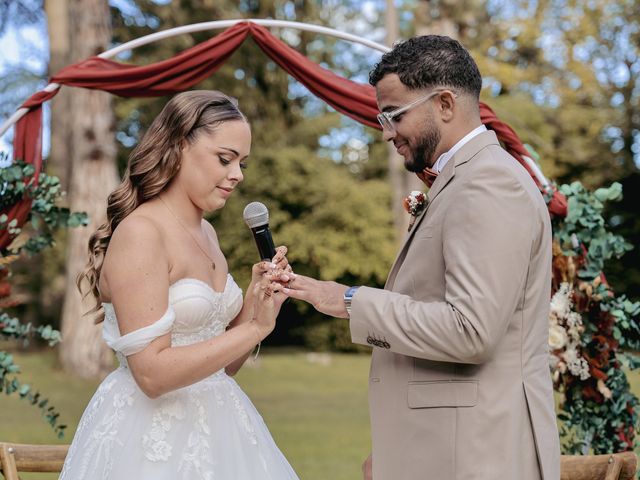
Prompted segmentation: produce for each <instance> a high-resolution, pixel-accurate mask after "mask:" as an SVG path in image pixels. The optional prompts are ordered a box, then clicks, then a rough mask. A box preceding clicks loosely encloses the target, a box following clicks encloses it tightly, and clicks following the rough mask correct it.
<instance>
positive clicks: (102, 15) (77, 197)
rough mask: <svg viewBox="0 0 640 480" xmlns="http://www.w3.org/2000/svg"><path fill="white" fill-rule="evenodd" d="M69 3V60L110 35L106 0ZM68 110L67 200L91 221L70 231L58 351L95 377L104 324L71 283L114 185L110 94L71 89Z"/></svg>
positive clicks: (103, 358) (101, 363)
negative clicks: (96, 322) (97, 321)
mask: <svg viewBox="0 0 640 480" xmlns="http://www.w3.org/2000/svg"><path fill="white" fill-rule="evenodd" d="M69 7H70V10H69V11H70V17H69V18H70V19H71V45H72V50H71V51H72V55H71V56H72V60H73V61H75V62H77V61H79V60H82V59H84V58H86V57H88V56H91V55H96V54H98V53H100V52H102V51H104V50H105V49H106V48H107V47H108V45H109V41H110V39H111V25H110V20H109V19H110V15H109V7H108V4H107V1H106V0H74V1H73V2H70V4H69ZM69 113H70V115H69V117H70V127H71V143H70V145H71V152H70V160H71V178H70V184H69V203H70V207H71V209H72V210H78V211H86V212H87V213H88V214H89V218H90V224H89V226H88V227H87V228H75V229H71V230H70V231H69V242H68V247H67V279H66V293H65V300H64V307H63V312H62V337H63V342H62V343H61V348H60V354H61V360H62V365H63V367H64V369H65V370H66V371H67V372H70V373H73V374H75V375H78V376H81V377H84V378H95V377H102V376H104V375H106V374H107V373H108V372H109V371H110V370H111V369H112V367H113V355H112V354H111V351H110V350H109V349H108V348H107V346H106V345H105V344H104V342H103V340H102V327H101V326H99V325H94V323H93V321H92V318H91V317H90V316H84V315H83V314H84V313H85V312H87V311H88V310H89V309H90V308H91V307H92V306H93V302H92V299H87V300H85V301H82V300H81V297H80V295H79V293H78V291H77V289H76V285H75V281H76V277H77V276H78V274H79V273H80V272H81V271H82V270H83V269H84V266H85V264H86V261H87V244H88V241H89V237H90V235H91V234H92V232H94V231H95V229H96V228H97V227H98V226H99V225H100V224H101V223H103V222H104V221H105V218H106V200H107V196H108V195H109V194H110V193H111V191H113V190H114V189H115V187H116V186H117V183H118V172H117V166H116V146H115V139H114V124H115V120H114V116H113V112H112V110H111V98H110V96H109V94H107V93H105V92H99V91H93V90H84V89H76V90H74V91H73V95H72V96H71V101H70V109H69Z"/></svg>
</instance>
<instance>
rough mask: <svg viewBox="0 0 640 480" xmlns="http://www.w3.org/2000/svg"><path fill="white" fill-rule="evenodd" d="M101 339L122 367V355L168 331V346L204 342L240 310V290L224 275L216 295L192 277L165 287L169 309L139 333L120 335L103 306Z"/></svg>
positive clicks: (110, 307)
mask: <svg viewBox="0 0 640 480" xmlns="http://www.w3.org/2000/svg"><path fill="white" fill-rule="evenodd" d="M102 305H103V307H104V314H105V316H104V325H103V337H104V339H105V341H106V342H107V344H108V345H109V346H110V347H111V348H113V349H114V350H115V351H116V354H117V356H118V359H119V360H120V363H121V364H122V365H123V366H126V360H125V358H124V357H125V356H126V355H131V354H133V353H137V352H138V351H141V350H142V349H143V348H145V347H146V346H147V345H148V344H149V343H151V342H152V341H153V340H154V339H155V338H158V337H160V336H162V335H165V334H166V333H169V332H171V345H172V346H180V345H190V344H192V343H196V342H201V341H204V340H208V339H209V338H212V337H215V336H217V335H220V334H221V333H223V332H224V331H225V329H226V328H227V326H228V325H229V323H230V322H231V320H233V319H234V318H235V317H236V316H237V315H238V313H239V312H240V309H241V308H242V290H241V289H240V287H238V285H237V284H236V282H235V281H234V280H233V277H232V276H231V274H228V275H227V281H226V284H225V287H224V290H223V291H221V292H218V291H216V290H214V289H213V288H211V287H210V286H209V285H208V284H207V283H205V282H203V281H201V280H197V279H195V278H183V279H181V280H178V281H177V282H175V283H173V284H171V286H170V287H169V308H168V309H167V312H166V313H165V314H164V315H163V316H162V318H160V319H158V320H157V321H156V322H154V323H152V324H151V325H148V326H146V327H143V328H141V329H139V330H136V331H133V332H130V333H128V334H126V335H120V329H119V328H118V320H117V318H116V314H115V310H114V308H113V305H112V304H111V303H103V304H102Z"/></svg>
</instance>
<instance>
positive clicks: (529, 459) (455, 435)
mask: <svg viewBox="0 0 640 480" xmlns="http://www.w3.org/2000/svg"><path fill="white" fill-rule="evenodd" d="M427 197H428V199H429V203H428V205H427V208H426V210H425V211H423V213H422V215H421V216H420V217H419V218H418V219H417V220H416V223H415V225H414V227H413V229H412V231H411V232H410V234H409V235H408V236H407V239H406V241H405V243H404V245H403V246H402V248H401V250H400V253H399V254H398V258H397V259H396V262H395V264H394V265H393V268H392V269H391V272H390V274H389V278H388V280H387V284H386V286H385V289H384V290H381V289H374V288H368V287H362V288H360V289H359V290H358V291H357V292H356V294H355V295H354V297H353V302H352V310H351V320H350V328H351V336H352V340H353V341H354V342H355V343H360V344H365V345H366V344H373V345H375V346H374V347H373V356H372V362H371V373H370V379H369V401H370V412H371V426H372V440H373V449H372V451H373V478H374V480H417V479H429V480H540V479H543V480H558V479H559V478H560V448H559V441H558V431H557V427H556V416H555V412H554V400H553V389H552V383H551V377H550V372H549V352H548V314H549V302H550V293H551V225H550V221H549V214H548V212H547V208H546V205H545V202H544V200H543V198H542V195H541V194H540V192H539V190H538V188H537V187H536V185H535V184H534V182H533V181H532V179H531V177H530V176H529V174H528V173H527V172H526V170H525V169H524V168H523V167H522V166H521V165H520V164H519V163H518V162H517V161H516V160H515V159H514V158H513V157H511V156H510V155H509V154H508V153H507V152H506V151H505V150H503V149H502V148H501V147H500V145H499V143H498V140H497V138H496V135H495V133H493V132H492V131H487V132H484V133H482V134H480V135H478V136H476V137H474V138H473V139H472V140H471V141H469V142H468V143H466V144H465V145H464V146H463V147H462V148H461V149H460V150H459V151H458V152H457V153H456V154H455V155H454V156H453V158H451V159H450V160H449V162H448V163H447V164H446V166H445V168H444V170H443V171H442V172H441V173H440V175H439V176H438V178H437V179H436V181H435V183H434V184H433V186H432V188H431V190H430V191H429V193H428V195H427Z"/></svg>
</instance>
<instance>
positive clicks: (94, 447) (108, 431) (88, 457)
mask: <svg viewBox="0 0 640 480" xmlns="http://www.w3.org/2000/svg"><path fill="white" fill-rule="evenodd" d="M118 373H119V372H118V371H117V370H116V372H114V373H112V374H111V375H110V376H109V377H107V378H106V379H105V380H104V382H102V384H101V385H100V387H99V388H98V390H97V391H96V393H95V395H94V397H93V399H92V400H91V403H90V404H89V407H88V408H87V410H85V412H84V414H83V415H82V418H81V419H80V423H79V424H78V428H77V430H76V436H79V435H88V436H89V437H90V438H91V441H90V442H88V444H87V445H78V444H76V443H74V444H73V445H72V447H71V448H70V449H69V453H68V455H67V458H66V462H72V461H73V457H74V456H75V454H76V453H78V448H80V449H81V451H80V452H81V453H82V459H81V461H80V462H79V466H78V477H76V478H86V476H87V472H89V471H90V467H91V466H92V465H94V462H101V463H102V464H103V468H102V469H101V472H100V474H101V476H102V478H108V477H109V476H110V472H111V469H112V468H113V461H114V456H113V455H112V450H113V447H114V446H116V445H118V446H121V445H122V441H121V440H120V439H119V438H118V425H119V424H120V422H121V421H122V420H123V418H124V416H125V413H126V409H127V408H129V407H131V406H132V405H133V404H134V393H135V390H136V386H135V383H133V379H131V377H129V378H130V379H131V382H128V383H125V384H124V385H123V384H122V380H121V379H119V378H117V374H118ZM114 386H117V389H116V390H114V392H113V393H112V392H111V390H112V389H113V388H114ZM110 396H111V397H112V401H111V405H108V404H106V400H107V399H108V398H109V397H110ZM105 410H109V414H108V415H105ZM98 417H101V420H100V421H99V422H96V419H97V418H98ZM87 429H89V430H88V431H87V432H86V433H85V430H87ZM65 478H66V475H65V471H63V472H62V475H61V476H60V479H59V480H63V479H65Z"/></svg>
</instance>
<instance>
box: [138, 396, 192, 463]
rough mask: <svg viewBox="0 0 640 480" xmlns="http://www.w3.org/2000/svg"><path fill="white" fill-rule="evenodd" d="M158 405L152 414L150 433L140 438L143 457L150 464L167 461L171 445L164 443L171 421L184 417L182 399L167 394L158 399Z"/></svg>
mask: <svg viewBox="0 0 640 480" xmlns="http://www.w3.org/2000/svg"><path fill="white" fill-rule="evenodd" d="M158 402H160V405H158V406H157V407H156V409H155V410H154V412H153V423H152V424H151V431H150V432H149V433H148V434H147V435H144V436H143V437H142V446H143V450H144V456H145V457H147V458H148V459H149V460H151V461H152V462H159V461H167V460H169V457H171V450H172V447H171V444H169V442H167V441H166V438H167V432H168V431H169V430H171V425H172V419H174V418H175V419H176V420H183V419H184V416H185V405H184V398H181V396H177V395H172V394H167V395H165V396H164V397H163V398H161V399H158Z"/></svg>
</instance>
